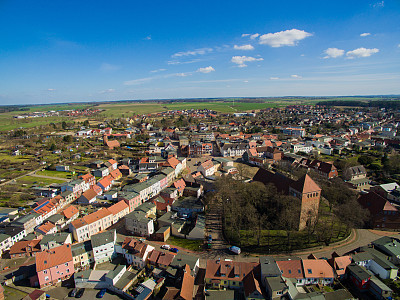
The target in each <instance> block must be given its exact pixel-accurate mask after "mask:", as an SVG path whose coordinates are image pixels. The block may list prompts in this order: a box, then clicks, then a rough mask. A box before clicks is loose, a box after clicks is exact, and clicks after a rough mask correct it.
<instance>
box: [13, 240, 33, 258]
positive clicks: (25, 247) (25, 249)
mask: <svg viewBox="0 0 400 300" xmlns="http://www.w3.org/2000/svg"><path fill="white" fill-rule="evenodd" d="M39 242H40V240H32V241H19V242H16V243H15V244H14V245H12V246H11V248H10V255H13V254H20V253H30V252H39V251H40V246H39ZM29 247H31V249H30V250H29Z"/></svg>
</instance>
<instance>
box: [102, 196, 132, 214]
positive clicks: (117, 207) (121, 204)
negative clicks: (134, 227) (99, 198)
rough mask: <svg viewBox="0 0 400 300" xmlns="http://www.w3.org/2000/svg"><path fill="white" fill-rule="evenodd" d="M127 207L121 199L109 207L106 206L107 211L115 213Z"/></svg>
mask: <svg viewBox="0 0 400 300" xmlns="http://www.w3.org/2000/svg"><path fill="white" fill-rule="evenodd" d="M127 208H129V206H128V205H127V204H126V203H125V201H123V200H121V201H119V202H117V203H115V204H113V205H111V206H110V207H108V208H107V209H108V211H109V212H110V213H111V214H113V215H116V214H118V213H119V212H121V211H123V210H124V209H127Z"/></svg>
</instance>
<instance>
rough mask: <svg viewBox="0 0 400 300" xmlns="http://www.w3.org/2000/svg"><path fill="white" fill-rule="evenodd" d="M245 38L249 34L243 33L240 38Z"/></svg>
mask: <svg viewBox="0 0 400 300" xmlns="http://www.w3.org/2000/svg"><path fill="white" fill-rule="evenodd" d="M245 36H250V33H243V34H242V37H245Z"/></svg>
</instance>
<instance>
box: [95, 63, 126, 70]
mask: <svg viewBox="0 0 400 300" xmlns="http://www.w3.org/2000/svg"><path fill="white" fill-rule="evenodd" d="M119 69H121V67H120V66H117V65H113V64H109V63H102V64H101V66H100V71H103V72H111V71H117V70H119Z"/></svg>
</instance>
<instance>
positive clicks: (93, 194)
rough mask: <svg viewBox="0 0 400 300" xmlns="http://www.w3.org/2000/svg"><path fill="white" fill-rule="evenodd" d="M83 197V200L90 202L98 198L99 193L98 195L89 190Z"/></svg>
mask: <svg viewBox="0 0 400 300" xmlns="http://www.w3.org/2000/svg"><path fill="white" fill-rule="evenodd" d="M81 197H83V198H85V199H86V200H88V201H90V200H92V199H93V198H96V197H97V193H96V192H95V191H94V190H93V189H88V190H87V191H86V192H84V193H83V194H82V196H81Z"/></svg>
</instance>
